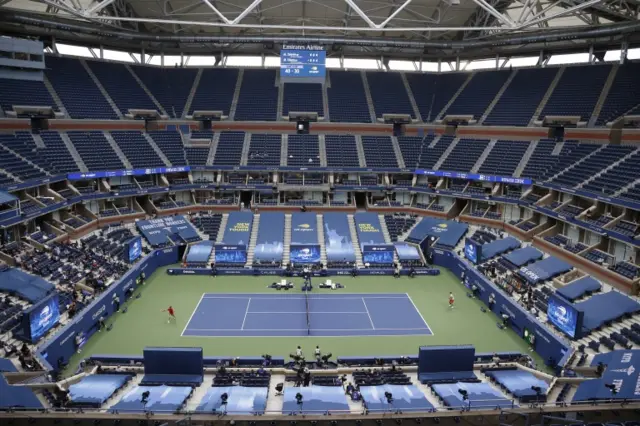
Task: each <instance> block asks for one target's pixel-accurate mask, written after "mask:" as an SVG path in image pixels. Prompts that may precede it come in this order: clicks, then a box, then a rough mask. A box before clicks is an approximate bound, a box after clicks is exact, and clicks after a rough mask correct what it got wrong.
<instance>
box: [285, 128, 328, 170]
mask: <svg viewBox="0 0 640 426" xmlns="http://www.w3.org/2000/svg"><path fill="white" fill-rule="evenodd" d="M287 166H300V167H320V145H319V143H318V135H289V136H288V143H287Z"/></svg>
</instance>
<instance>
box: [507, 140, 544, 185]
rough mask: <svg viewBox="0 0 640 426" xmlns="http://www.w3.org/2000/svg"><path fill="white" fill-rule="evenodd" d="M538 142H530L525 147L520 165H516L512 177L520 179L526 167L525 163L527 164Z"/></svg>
mask: <svg viewBox="0 0 640 426" xmlns="http://www.w3.org/2000/svg"><path fill="white" fill-rule="evenodd" d="M538 142H539V141H537V140H534V141H531V143H530V144H529V146H528V147H527V150H526V151H525V153H524V155H523V156H522V159H521V160H520V163H518V167H516V170H515V171H514V172H513V175H514V176H515V177H520V175H522V171H523V170H524V169H525V167H527V163H528V162H529V159H530V158H531V155H532V154H533V152H534V151H535V150H536V147H537V146H538ZM525 177H526V176H525Z"/></svg>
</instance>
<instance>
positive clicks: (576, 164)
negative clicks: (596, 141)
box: [547, 145, 607, 182]
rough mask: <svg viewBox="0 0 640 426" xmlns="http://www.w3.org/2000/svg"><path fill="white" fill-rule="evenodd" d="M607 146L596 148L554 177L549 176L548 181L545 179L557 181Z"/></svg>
mask: <svg viewBox="0 0 640 426" xmlns="http://www.w3.org/2000/svg"><path fill="white" fill-rule="evenodd" d="M606 146H607V145H601V146H600V147H598V148H597V149H596V150H594V151H593V152H591V153H590V154H589V155H585V156H584V157H582V158H581V159H579V160H578V161H576V162H574V163H572V164H570V165H568V166H567V167H565V168H564V169H562V170H561V171H560V172H558V173H556V174H555V175H553V176H551V177H550V178H549V179H547V181H548V182H549V181H554V180H555V179H557V178H558V177H559V176H562V175H563V174H564V173H566V172H568V171H569V170H571V169H573V168H574V167H576V166H578V165H580V164H582V162H584V161H585V160H587V159H588V158H591V157H593V156H594V155H597V154H598V152H600V151H602V150H603V149H604V148H605V147H606Z"/></svg>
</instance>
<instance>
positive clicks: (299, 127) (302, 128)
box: [296, 120, 311, 135]
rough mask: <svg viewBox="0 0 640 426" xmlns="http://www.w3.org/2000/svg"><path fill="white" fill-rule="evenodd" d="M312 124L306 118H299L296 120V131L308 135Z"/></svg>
mask: <svg viewBox="0 0 640 426" xmlns="http://www.w3.org/2000/svg"><path fill="white" fill-rule="evenodd" d="M310 129H311V126H310V124H309V122H308V121H306V120H298V121H297V122H296V133H297V134H299V135H308V134H309V130H310Z"/></svg>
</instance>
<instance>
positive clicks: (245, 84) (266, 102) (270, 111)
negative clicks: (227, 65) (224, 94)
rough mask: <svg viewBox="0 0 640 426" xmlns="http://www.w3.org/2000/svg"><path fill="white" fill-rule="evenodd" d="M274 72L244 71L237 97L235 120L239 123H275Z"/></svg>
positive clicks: (275, 94) (275, 88)
mask: <svg viewBox="0 0 640 426" xmlns="http://www.w3.org/2000/svg"><path fill="white" fill-rule="evenodd" d="M275 83H276V71H275V70H273V69H258V70H252V69H246V70H245V71H244V76H243V77H242V86H241V87H240V95H239V96H238V106H237V109H236V115H235V119H236V120H239V121H275V120H276V115H277V109H278V88H277V87H276V85H275Z"/></svg>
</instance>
